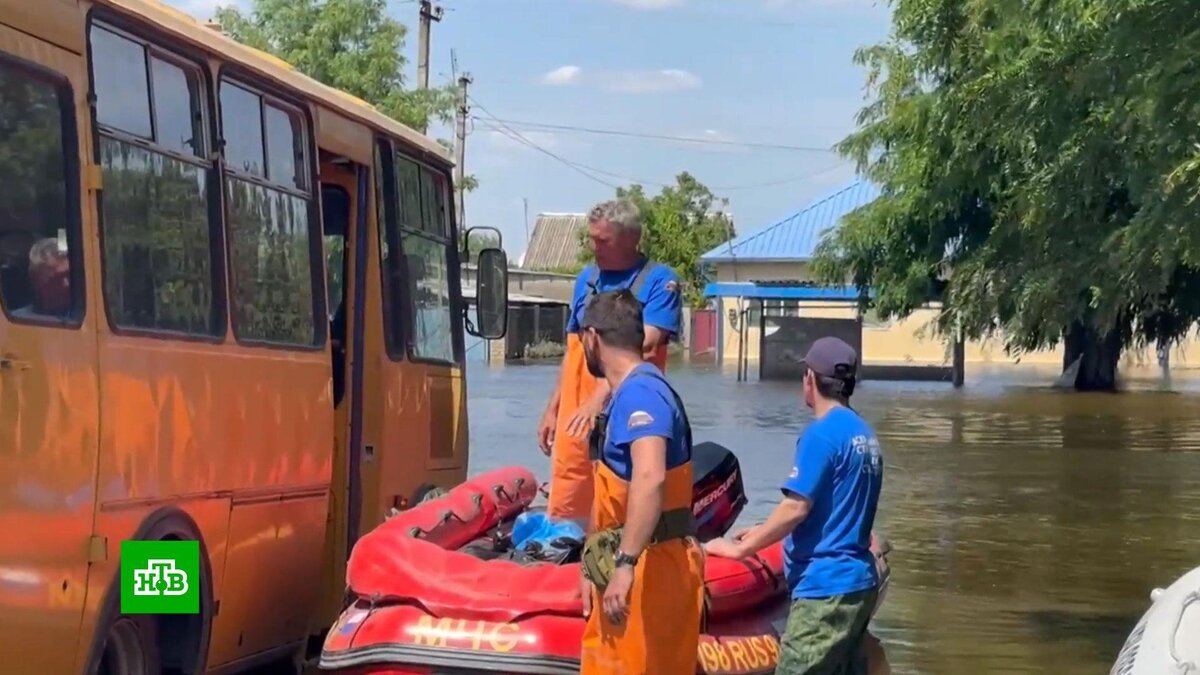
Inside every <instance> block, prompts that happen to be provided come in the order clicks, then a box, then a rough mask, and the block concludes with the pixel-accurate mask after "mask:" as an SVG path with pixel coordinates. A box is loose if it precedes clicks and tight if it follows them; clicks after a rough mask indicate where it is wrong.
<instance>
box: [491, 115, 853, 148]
mask: <svg viewBox="0 0 1200 675" xmlns="http://www.w3.org/2000/svg"><path fill="white" fill-rule="evenodd" d="M490 114H491V113H489V115H490ZM492 120H493V121H495V122H500V123H504V124H510V125H515V126H519V127H527V128H530V129H551V130H555V131H574V132H578V133H587V134H601V135H605V136H625V137H628V138H642V139H649V140H658V141H672V142H678V143H700V144H702V145H723V146H735V147H742V148H759V149H763V150H790V151H794V152H819V153H823V154H835V151H834V150H833V149H832V148H821V147H816V146H808V145H783V144H779V143H754V142H750V141H729V140H723V139H719V138H693V137H689V136H670V135H667V134H650V133H644V132H637V131H622V130H618V129H595V128H592V127H578V126H572V125H569V124H550V123H548V122H526V121H521V120H506V119H500V118H498V117H495V116H492Z"/></svg>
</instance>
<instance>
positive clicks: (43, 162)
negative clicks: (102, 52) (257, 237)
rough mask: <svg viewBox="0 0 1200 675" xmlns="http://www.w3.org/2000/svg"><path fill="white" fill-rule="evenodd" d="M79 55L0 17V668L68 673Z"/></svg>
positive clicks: (78, 288)
mask: <svg viewBox="0 0 1200 675" xmlns="http://www.w3.org/2000/svg"><path fill="white" fill-rule="evenodd" d="M87 89H88V88H87V76H86V75H85V74H84V70H83V61H82V60H81V59H80V58H79V56H78V55H77V54H71V53H68V52H66V51H63V50H60V49H58V48H57V47H54V46H52V45H49V44H47V43H44V42H41V41H39V40H37V39H36V38H33V37H31V36H29V35H28V34H26V33H21V32H18V31H16V30H13V29H11V28H9V27H7V26H4V25H0V185H3V186H4V188H3V194H4V196H3V198H0V309H2V310H3V311H0V664H3V665H2V666H0V669H2V670H5V671H10V670H11V671H12V672H21V673H66V672H71V670H72V667H73V665H72V663H73V659H74V657H75V649H74V647H75V643H76V639H77V635H78V632H79V628H80V622H81V619H82V615H83V608H84V601H85V593H86V588H87V572H88V560H89V555H91V554H94V555H98V556H99V555H103V549H102V547H97V546H93V545H92V543H93V542H92V541H91V533H92V519H93V514H94V510H95V503H96V494H95V489H96V477H95V471H96V452H97V447H98V442H99V441H98V435H97V434H98V431H97V430H98V422H97V417H98V406H99V402H98V396H97V379H96V378H97V376H96V370H95V360H96V330H95V325H96V317H97V316H98V315H100V311H99V310H98V309H97V308H96V307H95V306H92V305H89V303H88V302H87V293H86V287H87V284H88V282H89V279H88V277H91V279H90V283H91V284H93V285H94V284H96V283H97V277H96V270H95V269H94V268H92V269H85V262H86V261H87V260H89V256H88V255H86V252H85V243H84V242H85V241H87V239H86V238H85V237H83V235H82V232H83V219H82V215H83V210H82V208H81V204H86V203H87V200H84V199H83V198H82V197H83V194H84V192H83V190H84V189H85V188H84V187H82V186H81V174H82V172H81V170H80V150H79V149H80V138H79V126H78V125H77V120H78V119H86V117H85V115H86V110H87V108H86V103H85V97H86V94H87Z"/></svg>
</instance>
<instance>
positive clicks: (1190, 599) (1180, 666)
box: [1167, 591, 1200, 674]
mask: <svg viewBox="0 0 1200 675" xmlns="http://www.w3.org/2000/svg"><path fill="white" fill-rule="evenodd" d="M1195 602H1200V591H1192V592H1191V593H1188V594H1187V596H1186V597H1184V599H1183V603H1182V604H1180V606H1179V615H1178V616H1176V617H1175V627H1174V628H1172V629H1171V641H1170V642H1168V643H1167V649H1168V651H1169V652H1170V654H1171V659H1172V660H1174V661H1175V672H1177V673H1181V674H1183V673H1192V672H1196V671H1197V670H1198V668H1197V666H1196V663H1195V662H1194V661H1184V660H1183V659H1181V658H1179V650H1178V649H1176V647H1175V638H1177V637H1178V636H1179V629H1180V628H1181V627H1182V626H1183V615H1184V614H1186V613H1187V610H1188V607H1190V606H1191V605H1192V603H1195Z"/></svg>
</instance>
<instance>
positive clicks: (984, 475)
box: [468, 363, 1200, 675]
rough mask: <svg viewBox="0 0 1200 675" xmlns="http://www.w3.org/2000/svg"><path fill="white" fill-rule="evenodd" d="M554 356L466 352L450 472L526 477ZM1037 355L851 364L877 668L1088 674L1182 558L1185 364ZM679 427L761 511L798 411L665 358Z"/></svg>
mask: <svg viewBox="0 0 1200 675" xmlns="http://www.w3.org/2000/svg"><path fill="white" fill-rule="evenodd" d="M556 368H557V366H556V365H554V364H545V365H511V364H510V365H505V366H489V365H487V364H483V363H472V364H470V367H469V372H468V400H469V406H470V407H469V414H470V427H471V439H472V442H471V453H472V454H471V462H470V468H469V470H470V473H471V474H472V475H474V474H477V473H479V472H481V471H485V470H487V469H491V468H495V467H497V466H503V465H510V464H520V465H524V466H527V467H529V468H530V469H533V470H534V471H535V472H536V473H537V474H538V476H539V477H542V478H543V479H544V477H545V476H546V473H547V470H548V464H547V460H546V459H545V458H544V457H543V456H542V454H541V452H540V451H539V450H538V449H537V447H536V442H535V437H534V430H535V426H536V423H537V420H538V418H539V416H540V413H541V410H542V408H543V406H544V405H545V400H546V396H547V394H548V393H549V391H550V389H551V387H552V386H553V383H554V377H555V375H556ZM1054 375H1055V373H1054V371H1053V370H1049V371H1047V370H1044V369H1042V370H1038V369H1032V368H1028V367H1025V368H994V369H987V370H985V369H981V368H972V369H969V371H968V379H967V383H966V387H964V388H963V389H961V390H954V389H953V388H951V387H950V386H949V385H948V384H936V383H897V382H887V383H885V382H867V383H863V384H862V385H860V388H859V390H858V392H856V394H855V396H854V401H853V403H854V405H855V407H856V408H857V409H858V410H859V411H860V412H861V413H862V414H863V415H864V416H865V417H866V418H867V419H868V420H869V421H870V422H871V423H872V424H873V425H874V426H875V428H876V430H877V432H878V435H879V438H880V442H881V444H882V446H883V452H884V458H885V466H886V468H885V476H884V488H883V498H882V503H881V505H880V514H879V519H878V522H877V528H876V529H877V530H878V531H880V532H882V533H884V534H885V535H886V536H888V537H889V538H890V539H891V541H892V544H893V546H894V547H895V550H894V552H893V554H892V568H893V574H894V575H893V579H892V584H891V589H890V590H889V592H888V596H887V599H886V603H885V605H884V606H883V608H882V609H881V610H880V612H879V614H878V615H877V617H876V619H875V621H874V623H873V628H872V630H873V632H874V633H875V634H876V635H878V636H879V638H880V640H881V641H882V643H883V646H884V648H885V649H886V652H887V657H888V661H889V662H890V664H891V668H892V672H894V673H897V674H903V673H914V674H915V673H972V674H973V673H1057V674H1063V675H1073V674H1076V673H1078V674H1080V675H1082V674H1084V673H1107V672H1108V670H1109V668H1110V667H1111V665H1112V662H1113V659H1114V658H1115V656H1116V654H1117V652H1118V651H1119V649H1120V646H1121V643H1122V642H1123V641H1124V639H1125V636H1126V635H1127V634H1128V632H1129V630H1130V629H1131V628H1132V627H1133V625H1134V623H1136V621H1137V618H1138V617H1139V616H1140V614H1141V613H1142V612H1143V611H1144V609H1145V608H1146V607H1147V605H1148V602H1149V593H1150V591H1151V590H1152V589H1153V588H1154V587H1155V586H1164V587H1165V586H1166V585H1169V584H1170V583H1171V582H1172V581H1174V580H1175V579H1176V578H1177V577H1178V576H1180V575H1181V574H1183V573H1184V572H1186V571H1187V570H1189V569H1191V568H1192V567H1195V566H1197V565H1200V481H1198V480H1197V477H1198V476H1200V375H1191V376H1189V375H1188V374H1187V373H1186V372H1183V373H1176V374H1175V375H1174V376H1173V377H1172V378H1171V380H1170V381H1166V382H1164V381H1162V380H1161V378H1160V377H1159V376H1158V374H1157V373H1152V372H1147V373H1144V374H1141V376H1140V377H1139V376H1138V375H1137V374H1134V375H1133V376H1131V377H1130V378H1128V379H1127V381H1126V385H1125V386H1126V388H1127V391H1126V392H1124V393H1121V394H1115V395H1114V394H1074V393H1064V392H1060V391H1057V390H1054V389H1052V388H1050V387H1049V386H1048V385H1049V384H1050V383H1051V382H1052V381H1053V380H1054ZM670 377H671V380H672V382H673V383H674V384H675V386H676V387H677V388H678V389H679V391H680V393H681V395H682V396H683V398H684V401H685V403H686V405H687V409H688V414H689V416H690V418H691V420H692V424H693V427H694V429H695V434H696V437H697V440H711V441H716V442H719V443H722V444H724V445H726V446H727V447H729V448H731V449H732V450H734V452H736V453H737V454H738V458H739V460H740V461H741V464H742V468H743V471H744V474H745V482H746V489H747V492H748V496H749V498H750V504H749V506H748V507H747V509H746V511H745V512H744V513H743V515H742V518H741V523H743V524H744V523H752V522H755V521H757V520H759V519H761V518H763V517H765V516H766V514H768V513H769V512H770V510H771V508H772V507H773V506H774V504H775V502H776V501H777V499H778V495H779V492H778V487H777V486H778V483H779V481H780V478H781V477H782V476H783V475H785V472H786V470H787V468H788V467H790V466H791V456H792V453H793V451H794V447H795V442H796V438H797V435H798V434H799V432H800V431H801V429H802V428H803V427H804V425H805V423H806V422H807V421H808V420H809V419H810V415H809V412H808V411H807V409H806V408H805V407H804V405H803V402H802V401H801V400H800V397H799V391H798V388H797V387H796V386H795V385H794V384H788V383H783V384H780V383H766V382H755V381H751V382H742V383H739V382H737V381H736V378H735V376H734V374H733V372H732V370H731V369H724V370H722V369H719V368H716V367H714V366H712V365H696V364H683V363H676V364H672V367H671V369H670Z"/></svg>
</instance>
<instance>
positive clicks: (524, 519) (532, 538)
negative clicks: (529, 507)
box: [512, 511, 587, 550]
mask: <svg viewBox="0 0 1200 675" xmlns="http://www.w3.org/2000/svg"><path fill="white" fill-rule="evenodd" d="M585 536H587V535H586V533H585V532H584V531H583V528H582V527H580V526H579V523H577V522H575V521H573V520H553V519H551V518H550V517H549V516H547V515H546V514H545V513H543V512H541V511H535V512H529V511H526V512H525V513H522V514H521V515H519V516H517V519H516V520H515V521H514V522H513V528H512V543H513V548H515V549H518V550H521V549H525V548H527V547H528V545H529V544H537V545H538V547H539V548H546V547H551V546H554V545H555V543H556V542H558V541H559V540H562V539H568V540H573V541H579V542H582V541H583V539H584V537H585Z"/></svg>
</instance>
